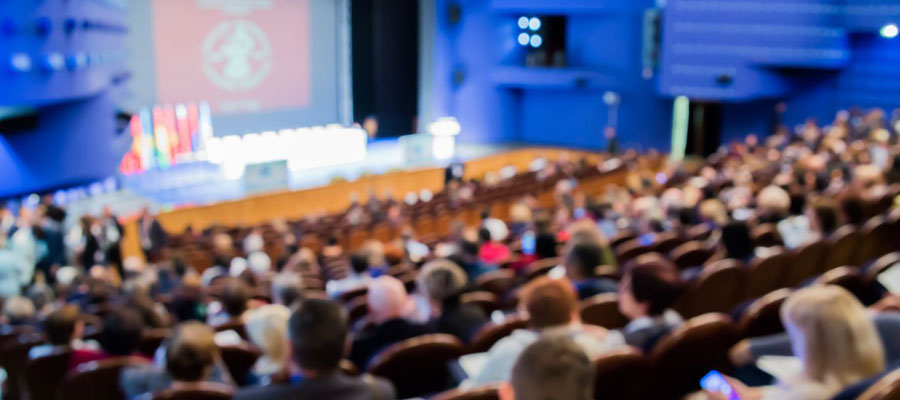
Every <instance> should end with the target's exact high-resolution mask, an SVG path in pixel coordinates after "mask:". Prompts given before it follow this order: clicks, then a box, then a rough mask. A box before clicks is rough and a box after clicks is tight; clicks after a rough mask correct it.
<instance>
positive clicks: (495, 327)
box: [466, 316, 528, 354]
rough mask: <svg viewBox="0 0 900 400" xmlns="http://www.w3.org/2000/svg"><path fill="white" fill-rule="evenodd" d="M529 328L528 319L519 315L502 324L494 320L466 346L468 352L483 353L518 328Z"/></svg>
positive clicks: (479, 331) (482, 328) (480, 330)
mask: <svg viewBox="0 0 900 400" xmlns="http://www.w3.org/2000/svg"><path fill="white" fill-rule="evenodd" d="M526 328H528V321H527V320H525V319H522V318H520V317H518V316H512V317H509V318H507V319H506V321H503V323H501V324H495V323H493V322H491V323H488V324H486V325H485V326H483V327H481V329H479V330H478V331H477V332H475V334H474V335H472V340H471V341H470V342H469V345H468V346H467V347H466V353H467V354H471V353H483V352H486V351H488V350H490V349H491V346H493V345H494V343H497V341H499V340H500V339H503V338H505V337H507V336H509V335H510V334H511V333H512V332H513V331H515V330H516V329H526Z"/></svg>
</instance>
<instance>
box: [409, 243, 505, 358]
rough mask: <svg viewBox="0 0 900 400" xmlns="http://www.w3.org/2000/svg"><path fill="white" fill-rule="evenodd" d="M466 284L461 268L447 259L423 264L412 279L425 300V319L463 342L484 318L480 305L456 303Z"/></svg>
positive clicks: (482, 322)
mask: <svg viewBox="0 0 900 400" xmlns="http://www.w3.org/2000/svg"><path fill="white" fill-rule="evenodd" d="M467 284H468V278H467V277H466V273H465V271H463V270H462V268H460V267H459V266H458V265H456V264H454V263H453V261H450V260H435V261H431V262H429V263H427V264H425V266H424V267H422V270H421V271H420V272H419V275H418V277H417V278H416V287H417V288H418V290H419V292H420V293H421V294H422V297H423V298H424V299H425V301H426V308H427V309H426V310H424V311H425V312H424V313H423V314H424V315H425V320H427V321H429V322H430V323H431V324H432V325H433V326H435V328H436V330H437V332H440V333H447V334H451V335H453V336H456V337H458V338H459V339H460V340H462V341H464V342H468V341H469V339H471V338H472V335H474V334H475V332H477V331H478V329H480V328H481V327H482V326H484V324H485V323H486V322H487V321H488V318H487V316H486V315H485V314H484V311H483V310H482V309H481V308H480V307H478V306H474V305H467V304H460V297H461V296H462V293H463V291H464V290H465V288H466V285H467Z"/></svg>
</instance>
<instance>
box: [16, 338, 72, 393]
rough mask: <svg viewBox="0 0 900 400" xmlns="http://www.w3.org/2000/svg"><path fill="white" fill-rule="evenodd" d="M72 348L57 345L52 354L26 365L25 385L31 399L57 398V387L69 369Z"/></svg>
mask: <svg viewBox="0 0 900 400" xmlns="http://www.w3.org/2000/svg"><path fill="white" fill-rule="evenodd" d="M71 357H72V350H71V349H70V348H69V347H68V346H57V347H56V348H55V349H54V350H53V351H52V352H51V353H50V354H47V355H45V356H43V357H38V358H36V359H34V360H30V361H28V362H27V363H26V365H25V385H26V388H27V389H26V390H27V391H28V399H29V400H56V399H57V389H59V387H60V386H61V385H62V382H63V380H64V379H65V378H66V373H67V372H68V370H69V359H70V358H71Z"/></svg>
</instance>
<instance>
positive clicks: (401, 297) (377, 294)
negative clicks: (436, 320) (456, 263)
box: [349, 276, 434, 370]
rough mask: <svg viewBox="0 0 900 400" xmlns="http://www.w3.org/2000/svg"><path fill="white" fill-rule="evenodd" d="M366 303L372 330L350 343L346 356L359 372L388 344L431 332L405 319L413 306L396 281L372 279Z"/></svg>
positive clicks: (383, 278)
mask: <svg viewBox="0 0 900 400" xmlns="http://www.w3.org/2000/svg"><path fill="white" fill-rule="evenodd" d="M368 302H369V319H370V320H371V321H372V322H374V323H375V328H373V329H372V330H371V331H370V332H369V333H367V334H363V335H358V336H357V337H356V338H355V339H354V340H353V347H352V348H351V350H350V357H349V358H350V361H353V363H354V364H356V365H357V366H358V367H359V368H360V369H363V370H364V369H365V368H366V365H368V363H369V361H371V359H372V358H373V357H375V356H376V355H377V354H378V353H379V352H380V351H381V350H384V349H385V348H386V347H388V346H390V345H392V344H395V343H397V342H400V341H403V340H406V339H409V338H413V337H416V336H421V335H427V334H429V333H434V330H433V328H431V327H429V326H426V325H421V324H416V323H413V322H411V321H409V320H408V319H407V318H408V317H409V316H410V315H411V313H412V312H413V303H412V301H411V299H410V298H409V296H408V295H407V293H406V288H405V287H404V286H403V282H400V281H399V280H397V278H394V277H391V276H382V277H379V278H378V279H375V280H373V281H372V283H371V284H369V293H368Z"/></svg>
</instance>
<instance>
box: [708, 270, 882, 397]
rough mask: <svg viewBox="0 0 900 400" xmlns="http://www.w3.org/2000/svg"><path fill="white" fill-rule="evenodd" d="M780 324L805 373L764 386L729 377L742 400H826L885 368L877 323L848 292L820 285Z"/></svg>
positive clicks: (785, 312)
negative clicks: (785, 331) (750, 384)
mask: <svg viewBox="0 0 900 400" xmlns="http://www.w3.org/2000/svg"><path fill="white" fill-rule="evenodd" d="M781 320H782V321H783V322H784V326H785V328H786V329H787V333H788V335H789V336H790V338H791V346H792V347H793V350H794V354H795V355H796V356H797V357H798V358H800V359H801V360H802V362H803V371H802V372H801V373H800V374H799V375H798V376H797V377H796V378H794V379H790V380H786V381H784V382H781V383H779V384H778V385H776V386H771V387H763V388H750V387H747V386H745V385H743V384H742V383H740V382H739V381H737V380H735V379H729V383H731V385H732V387H733V388H734V389H735V391H736V392H737V393H738V395H739V396H740V398H741V400H761V399H762V400H769V399H772V400H776V399H777V400H825V399H829V398H831V397H832V396H834V395H835V394H837V393H838V392H839V391H840V390H841V389H843V388H845V387H847V386H849V385H851V384H853V383H856V382H858V381H860V380H862V379H865V378H868V377H871V376H873V375H875V374H877V373H879V372H881V371H883V370H884V368H885V361H884V346H883V344H882V342H881V339H880V337H879V336H878V332H877V330H876V329H875V324H874V323H873V322H872V320H871V319H870V318H869V316H868V315H867V313H866V309H865V308H864V307H863V305H862V304H861V303H860V302H859V301H858V300H856V298H855V297H853V295H851V294H850V293H849V292H848V291H846V290H845V289H843V288H840V287H837V286H816V287H811V288H806V289H802V290H799V291H797V292H796V293H795V294H793V295H791V297H790V298H788V300H787V301H786V302H785V304H784V306H783V307H782V309H781ZM712 398H714V399H720V398H722V397H719V396H718V395H713V396H712Z"/></svg>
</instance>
